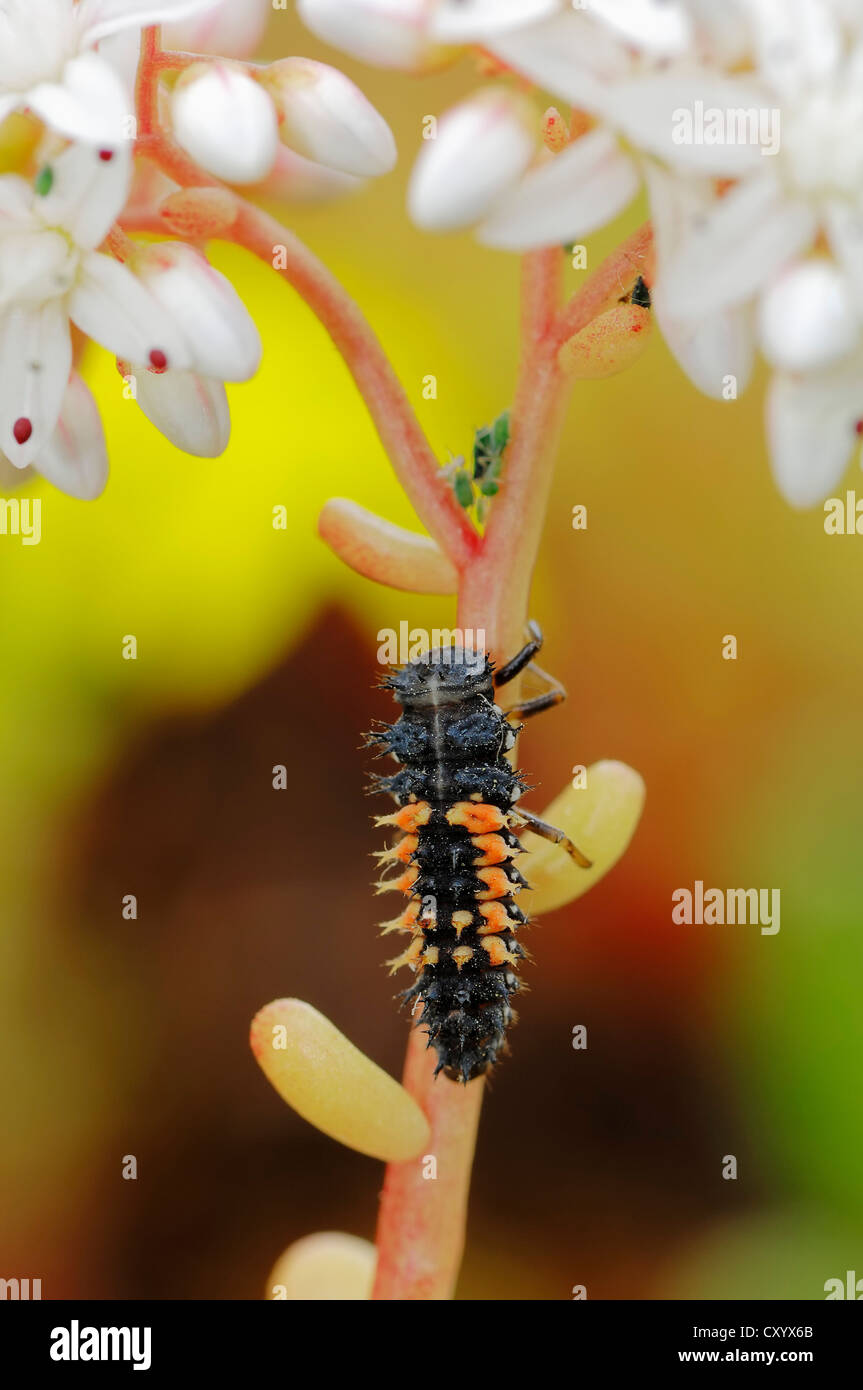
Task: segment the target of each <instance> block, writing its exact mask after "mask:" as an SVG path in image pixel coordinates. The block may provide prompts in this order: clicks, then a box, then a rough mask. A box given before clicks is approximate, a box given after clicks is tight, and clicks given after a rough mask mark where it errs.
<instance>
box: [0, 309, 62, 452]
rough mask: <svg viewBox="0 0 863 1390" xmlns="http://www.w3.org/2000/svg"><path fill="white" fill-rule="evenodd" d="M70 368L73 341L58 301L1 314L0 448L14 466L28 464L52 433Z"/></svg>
mask: <svg viewBox="0 0 863 1390" xmlns="http://www.w3.org/2000/svg"><path fill="white" fill-rule="evenodd" d="M71 369H72V342H71V338H70V335H69V321H68V319H67V317H66V312H65V309H64V306H63V301H62V300H59V299H54V300H50V301H49V302H48V303H47V304H44V305H40V306H38V307H37V308H26V309H25V308H12V309H7V310H6V311H5V312H4V313H3V315H2V318H0V449H2V451H3V453H4V454H5V455H6V457H7V458H8V460H9V462H10V463H12V464H14V466H15V467H16V468H24V467H25V466H26V465H27V464H28V463H33V462H34V461H35V459H36V457H37V455H38V454H39V453H40V451H41V450H42V449H44V448H45V445H46V444H47V443H48V440H49V439H50V438H51V435H52V434H53V433H54V427H55V425H56V424H57V420H58V417H59V415H60V406H61V403H62V400H63V394H64V392H65V390H66V385H67V383H68V381H69V372H70V371H71Z"/></svg>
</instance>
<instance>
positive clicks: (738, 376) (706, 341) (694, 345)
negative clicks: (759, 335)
mask: <svg viewBox="0 0 863 1390" xmlns="http://www.w3.org/2000/svg"><path fill="white" fill-rule="evenodd" d="M653 308H654V311H655V313H656V321H657V323H658V324H659V327H660V330H661V332H662V336H663V338H664V339H665V341H666V343H667V344H668V346H669V348H670V349H671V352H672V353H673V354H674V357H675V358H676V359H677V362H678V363H679V364H680V366H681V367H682V368H683V370H684V372H685V373H686V375H687V376H688V377H689V380H690V381H691V382H692V383H693V385H695V386H697V387H698V389H699V391H702V392H703V393H704V395H705V396H711V397H712V398H713V399H714V400H724V399H725V398H726V389H727V387H728V384H729V381H730V380H731V378H733V382H734V387H735V394H734V397H732V399H736V397H737V396H739V395H740V394H741V393H742V392H743V391H745V389H746V387H747V386H748V385H749V382H750V380H751V378H752V369H753V366H754V364H755V329H754V325H753V321H752V320H753V315H752V311H751V309H750V308H749V306H748V305H744V306H737V307H735V308H732V309H717V310H716V311H715V312H714V313H711V314H704V315H703V316H702V317H701V318H700V319H686V320H680V319H674V318H670V317H669V316H668V315H667V314H666V313H665V311H664V308H663V303H662V296H661V295H658V294H655V295H654V297H653Z"/></svg>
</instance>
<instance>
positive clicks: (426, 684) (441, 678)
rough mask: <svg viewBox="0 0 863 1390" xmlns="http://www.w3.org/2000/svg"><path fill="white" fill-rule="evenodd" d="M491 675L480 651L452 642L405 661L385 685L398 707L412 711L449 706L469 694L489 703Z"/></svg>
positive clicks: (488, 663) (489, 663)
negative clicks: (408, 708) (483, 697)
mask: <svg viewBox="0 0 863 1390" xmlns="http://www.w3.org/2000/svg"><path fill="white" fill-rule="evenodd" d="M491 673H492V667H491V662H490V661H489V659H488V657H487V656H486V655H485V653H484V652H479V651H474V650H473V649H472V648H470V647H461V646H458V645H457V644H455V643H453V644H451V645H450V646H448V647H435V648H434V650H433V651H430V652H427V653H426V654H425V655H424V656H422V657H417V658H416V660H414V661H409V662H408V664H407V665H406V666H402V667H401V668H400V669H399V670H398V671H395V672H394V673H393V674H392V675H391V676H390V677H389V679H388V681H387V684H388V685H389V687H390V689H391V690H392V692H393V696H394V698H395V699H396V700H397V701H398V703H399V704H400V705H405V706H411V707H412V708H419V707H422V706H428V705H445V704H450V703H454V702H456V701H462V700H464V699H465V698H466V697H467V696H469V695H485V696H487V698H488V699H490V700H492V701H493V700H494V684H493V682H492V674H491Z"/></svg>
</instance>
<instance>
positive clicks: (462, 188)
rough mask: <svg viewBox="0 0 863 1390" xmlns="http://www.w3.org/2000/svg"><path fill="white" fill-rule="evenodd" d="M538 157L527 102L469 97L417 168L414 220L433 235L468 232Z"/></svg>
mask: <svg viewBox="0 0 863 1390" xmlns="http://www.w3.org/2000/svg"><path fill="white" fill-rule="evenodd" d="M535 151H536V139H535V134H534V121H533V112H532V108H531V107H530V104H529V103H528V102H527V101H525V99H524V98H523V97H520V96H518V95H516V94H515V93H513V92H508V91H501V90H498V89H497V88H489V89H487V90H484V91H482V92H480V93H479V94H478V95H477V96H473V97H470V98H469V99H468V100H467V101H464V102H462V103H461V104H460V105H458V106H455V107H453V108H452V109H451V110H450V111H447V112H446V114H445V115H444V116H442V117H441V121H440V125H439V127H438V130H437V134H436V136H435V138H434V139H432V140H429V142H428V144H427V145H426V146H425V148H424V150H423V151H422V153H421V154H420V157H419V159H418V160H417V162H416V164H415V166H414V171H413V174H412V176H411V181H410V188H409V190H408V206H409V209H410V214H411V216H412V217H413V219H414V221H415V222H416V223H417V224H418V225H419V226H420V227H425V228H426V229H427V230H429V231H449V230H452V229H453V228H456V227H466V226H469V225H470V224H471V223H472V222H475V221H477V219H478V218H480V217H482V216H483V215H484V214H485V213H487V212H488V211H489V210H490V208H491V207H492V206H493V205H494V204H495V203H496V202H497V200H498V198H499V197H500V196H501V195H502V194H503V193H505V192H506V191H507V190H508V189H509V188H510V187H512V185H513V184H515V183H516V182H517V181H518V180H519V179H520V178H521V176H522V174H523V173H524V172H525V170H526V169H527V167H528V165H529V164H530V163H531V160H532V159H533V157H534V153H535Z"/></svg>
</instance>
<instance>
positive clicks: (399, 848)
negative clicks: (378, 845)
mask: <svg viewBox="0 0 863 1390" xmlns="http://www.w3.org/2000/svg"><path fill="white" fill-rule="evenodd" d="M418 844H419V839H418V838H417V836H416V835H403V836H402V838H401V839H400V840H398V841H397V842H396V843H395V844H394V845H390V847H389V849H379V850H376V851H375V859H379V860H380V862H381V863H382V864H391V863H397V864H409V863H410V857H411V855H412V854H413V852H414V850H415V849H416V847H417V845H418Z"/></svg>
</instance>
